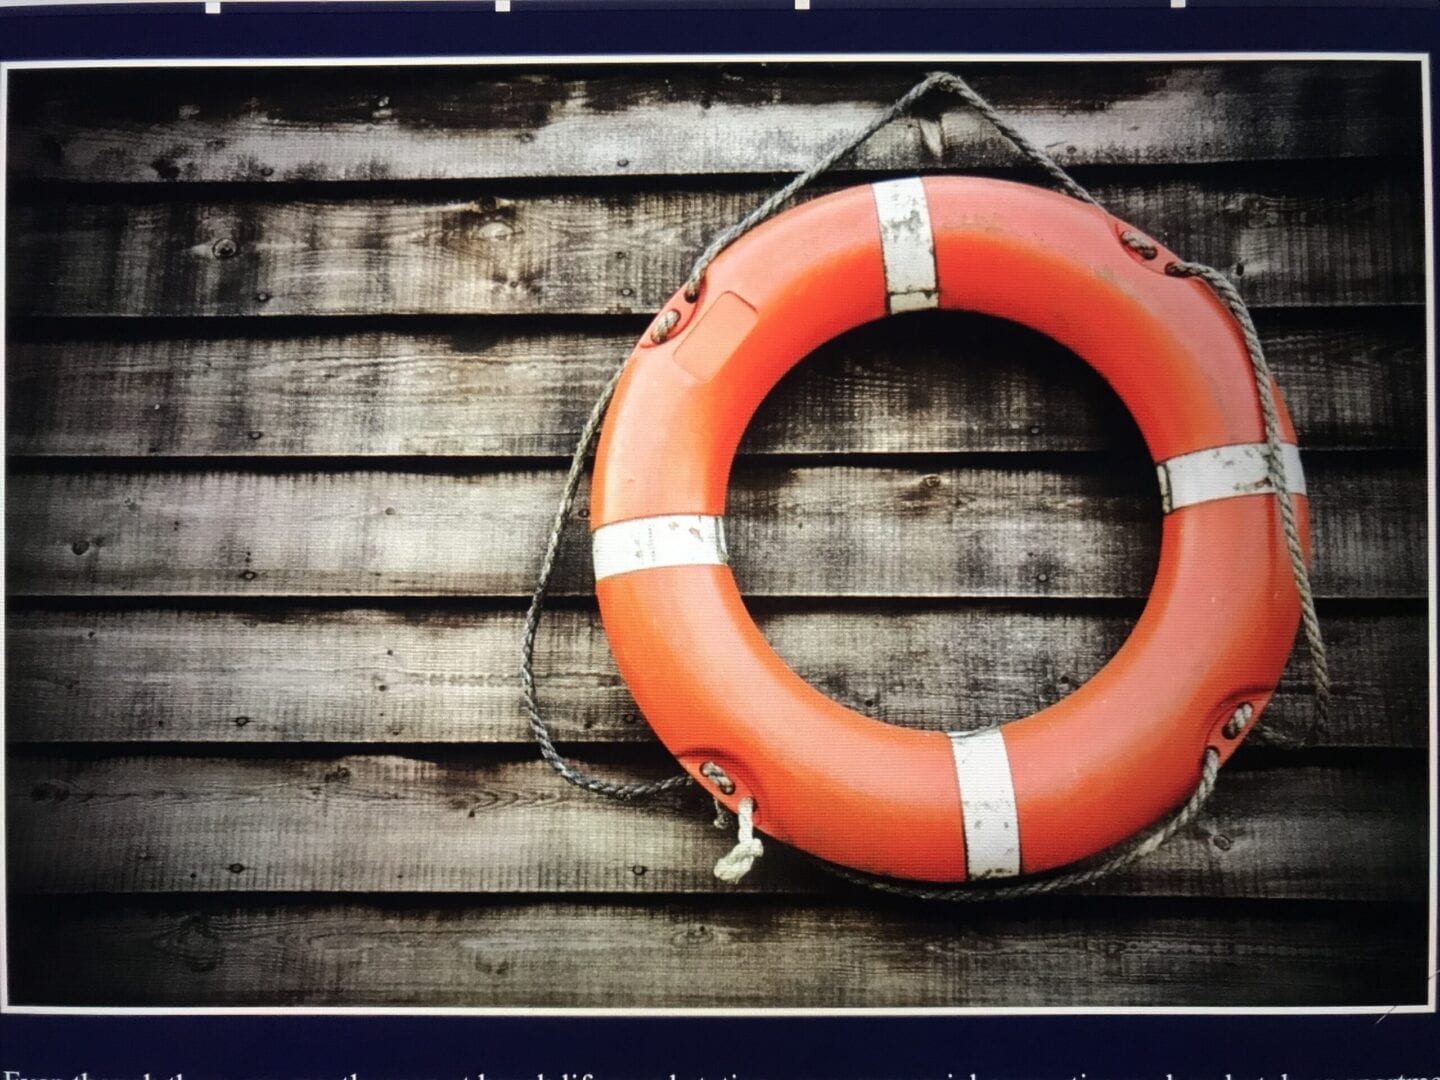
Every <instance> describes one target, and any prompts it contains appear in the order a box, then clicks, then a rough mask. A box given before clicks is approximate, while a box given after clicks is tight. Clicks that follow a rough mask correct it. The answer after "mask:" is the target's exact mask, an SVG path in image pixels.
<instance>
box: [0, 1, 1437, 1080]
mask: <svg viewBox="0 0 1440 1080" xmlns="http://www.w3.org/2000/svg"><path fill="white" fill-rule="evenodd" d="M996 2H1003V0H996ZM1303 4H1304V0H1291V2H1287V0H1281V2H1279V3H1276V2H1274V0H1265V2H1261V0H1248V2H1237V3H1232V4H1229V5H1227V4H1226V3H1223V2H1221V3H1216V2H1209V3H1207V2H1206V0H1190V6H1189V7H1188V8H1186V9H1184V10H1171V9H1170V8H1169V6H1168V0H1110V2H1108V3H1107V2H1104V0H1101V2H1095V0H1091V2H1090V3H1088V4H1087V5H1085V6H1081V5H1080V4H1079V3H1076V2H1074V0H1050V2H1048V3H1047V2H1044V0H1029V2H1026V3H1024V5H1023V6H1021V4H1012V5H1011V7H1010V8H1009V9H1008V10H1002V9H999V8H996V7H985V6H983V4H982V3H981V2H980V0H958V2H951V3H948V4H947V3H942V0H920V2H915V3H901V4H891V5H889V6H888V7H883V8H882V5H880V4H878V3H871V4H863V3H861V2H859V0H812V6H813V10H811V11H808V12H795V11H793V10H791V7H792V4H791V3H789V2H781V0H737V2H732V3H720V2H719V0H712V2H707V3H702V4H693V5H686V4H684V3H683V2H676V0H665V2H663V3H662V2H661V0H638V2H637V0H620V2H616V0H608V2H607V0H598V2H591V3H584V4H582V3H580V2H579V0H513V6H514V8H515V10H513V11H511V12H510V13H508V14H496V13H495V12H494V10H493V4H474V5H446V6H442V5H436V4H422V3H411V4H385V3H374V4H365V5H363V6H362V5H358V4H352V5H340V4H334V5H325V7H324V9H323V10H322V8H321V6H320V5H315V4H265V5H261V4H256V3H249V4H245V3H233V4H232V3H226V4H225V5H224V9H223V10H224V13H223V14H222V15H219V16H208V15H205V14H203V12H202V7H201V5H200V3H198V2H196V3H191V4H186V5H180V4H175V5H164V6H138V5H137V6H132V7H123V8H117V7H107V8H75V7H69V8H57V9H49V10H46V11H44V12H40V13H35V12H29V13H26V12H21V11H16V10H14V9H8V10H7V9H0V57H3V58H4V59H7V60H19V59H88V58H95V59H105V58H120V57H146V58H171V57H199V58H206V57H266V56H285V57H294V56H350V57H371V56H427V55H432V56H454V55H483V54H508V55H538V54H546V53H551V54H559V53H565V54H582V53H587V52H604V53H636V52H641V51H646V52H652V53H657V52H658V53H684V52H705V53H743V52H768V53H777V52H795V53H804V52H817V53H833V52H920V53H929V52H1026V53H1031V52H1111V51H1116V52H1188V51H1196V52H1207V51H1210V52H1213V51H1224V52H1251V51H1262V50H1266V51H1269V50H1274V51H1292V50H1322V51H1403V52H1421V51H1425V52H1429V51H1432V50H1433V49H1434V47H1435V46H1436V44H1437V43H1440V0H1398V2H1387V3H1373V4H1370V5H1368V6H1363V7H1362V6H1338V5H1332V4H1325V3H1324V2H1323V0H1322V2H1321V3H1320V4H1309V5H1307V6H1304V7H1302V5H1303ZM341 8H344V10H339V9H341ZM1433 97H1434V95H1433V90H1432V104H1431V116H1432V124H1433V122H1434V119H1433V118H1434V117H1435V115H1436V113H1437V111H1440V110H1437V109H1436V107H1435V102H1434V100H1433ZM1432 139H1433V133H1432ZM1433 316H1434V313H1433V312H1432V318H1433ZM1432 542H1433V538H1432ZM964 917H965V913H964V912H963V911H956V912H955V918H957V919H962V918H964ZM375 977H376V978H384V972H380V971H377V972H376V973H375ZM695 977H696V978H697V979H703V978H704V977H705V975H704V973H703V972H701V971H697V972H696V973H695ZM1432 977H1433V976H1432ZM0 1070H15V1071H17V1072H18V1073H19V1074H20V1075H21V1076H23V1077H30V1078H55V1077H63V1078H65V1080H70V1078H73V1077H75V1076H77V1075H78V1074H80V1073H81V1072H82V1071H88V1073H89V1075H90V1077H91V1080H99V1078H102V1077H109V1078H122V1077H124V1078H135V1080H139V1078H140V1077H142V1076H143V1075H144V1074H145V1073H146V1072H149V1073H150V1074H151V1077H152V1080H169V1078H170V1077H171V1076H173V1075H174V1074H175V1073H184V1075H185V1078H186V1080H205V1078H209V1077H224V1078H230V1077H235V1078H270V1077H273V1078H277V1080H279V1078H302V1077H303V1078H310V1077H316V1078H328V1080H340V1078H341V1077H346V1076H349V1074H351V1073H352V1072H353V1073H358V1074H359V1078H360V1080H401V1078H410V1077H417V1078H418V1077H430V1078H453V1080H462V1078H463V1077H467V1076H468V1077H470V1078H471V1080H475V1078H476V1077H477V1076H478V1074H479V1073H481V1072H483V1073H484V1074H485V1076H486V1080H525V1078H531V1080H533V1078H535V1077H537V1076H538V1075H539V1074H541V1073H543V1074H544V1076H545V1080H562V1074H564V1073H567V1072H568V1073H570V1074H571V1075H570V1080H579V1077H580V1075H581V1074H584V1073H587V1072H588V1073H593V1074H594V1075H595V1080H625V1078H631V1077H635V1078H644V1077H654V1078H656V1080H667V1078H668V1076H669V1074H671V1073H674V1074H676V1076H677V1080H698V1078H700V1077H705V1078H706V1080H720V1078H726V1077H729V1076H730V1075H731V1074H737V1075H738V1077H739V1080H757V1078H760V1077H773V1078H816V1080H819V1078H835V1080H844V1078H852V1077H853V1078H861V1077H864V1078H877V1080H878V1078H890V1080H946V1075H947V1073H953V1074H954V1076H955V1078H956V1080H968V1076H969V1074H970V1073H972V1072H973V1073H975V1074H977V1078H978V1080H1002V1078H1004V1080H1009V1078H1032V1080H1047V1078H1051V1077H1065V1078H1071V1077H1074V1078H1077V1080H1078V1078H1079V1077H1080V1076H1081V1074H1082V1073H1083V1074H1085V1080H1109V1078H1131V1077H1135V1078H1153V1080H1165V1077H1166V1074H1171V1075H1172V1076H1173V1078H1174V1080H1225V1077H1226V1074H1230V1076H1231V1080H1259V1078H1261V1077H1263V1078H1265V1080H1281V1077H1282V1074H1287V1075H1288V1078H1289V1080H1315V1078H1322V1077H1329V1078H1341V1077H1345V1078H1350V1080H1358V1078H1372V1080H1373V1078H1382V1077H1383V1078H1394V1077H1399V1076H1401V1075H1404V1076H1406V1077H1412V1078H1413V1077H1417V1076H1418V1077H1426V1078H1430V1077H1440V1022H1437V1019H1436V1017H1435V1016H1433V1015H1424V1016H1416V1015H1395V1014H1392V1015H1389V1016H1384V1017H1379V1016H1377V1015H1375V1014H1373V1013H1371V1014H1361V1015H1335V1016H1253V1015H1240V1016H1139V1017H1137V1016H1129V1017H1118V1016H1079V1017H1061V1016H1019V1017H983V1016H977V1017H940V1016H924V1017H904V1018H897V1017H888V1018H886V1017H791V1018H769V1019H762V1018H729V1017H696V1018H683V1019H682V1018H664V1019H639V1018H630V1017H616V1018H598V1017H597V1018H579V1017H549V1018H546V1017H533V1018H507V1017H421V1016H363V1015H354V1016H321V1017H317V1016H309V1017H306V1016H284V1015H281V1016H230V1017H214V1016H195V1017H84V1016H16V1015H13V1014H8V1015H4V1016H0ZM0 1080H12V1078H7V1077H3V1076H0Z"/></svg>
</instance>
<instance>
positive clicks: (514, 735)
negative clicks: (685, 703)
mask: <svg viewBox="0 0 1440 1080" xmlns="http://www.w3.org/2000/svg"><path fill="white" fill-rule="evenodd" d="M838 604H839V602H837V601H817V602H813V603H808V604H805V605H803V606H801V607H799V608H797V609H793V610H779V611H769V612H766V611H761V612H760V614H759V618H758V622H759V625H760V628H761V630H762V631H763V632H764V633H765V636H766V637H767V638H768V639H769V640H770V642H771V644H772V645H773V646H774V647H775V649H776V650H777V651H778V652H779V653H780V655H781V656H782V657H784V658H785V659H786V660H787V661H788V662H789V663H790V664H791V666H792V667H794V668H795V670H796V671H798V672H799V673H800V674H801V675H802V676H803V677H805V678H806V679H807V680H809V681H810V682H811V683H812V684H813V685H815V686H817V687H819V688H820V689H821V690H823V691H824V692H825V693H826V694H828V695H829V696H830V697H832V698H834V699H835V700H837V701H839V702H841V703H843V704H845V705H847V706H849V707H850V708H853V709H856V710H857V711H860V712H864V713H866V714H867V715H871V716H876V717H879V718H880V719H883V720H886V721H889V722H890V723H894V724H901V725H904V726H906V727H916V728H925V729H933V730H948V731H955V730H970V729H974V728H979V727H983V726H986V725H988V724H991V723H995V722H999V721H1005V720H1011V719H1016V718H1018V717H1022V716H1026V715H1028V714H1029V713H1031V712H1035V711H1037V710H1039V709H1041V708H1043V707H1045V706H1047V705H1050V704H1053V703H1054V702H1056V701H1058V700H1060V699H1061V698H1062V697H1064V696H1065V695H1066V694H1067V693H1069V691H1070V690H1071V689H1073V688H1074V687H1076V686H1079V685H1080V684H1082V683H1083V682H1085V681H1086V680H1087V679H1088V678H1089V677H1090V676H1091V675H1093V674H1094V673H1095V672H1096V671H1098V670H1099V669H1100V667H1101V665H1102V664H1103V663H1104V662H1105V661H1106V660H1108V659H1109V657H1110V656H1112V655H1113V654H1114V652H1115V650H1116V649H1118V648H1119V647H1120V644H1121V643H1122V642H1123V641H1124V639H1125V637H1126V635H1127V634H1128V633H1129V630H1130V627H1131V625H1133V618H1134V615H1135V614H1136V612H1135V611H1133V610H1132V611H1130V612H1116V611H1113V610H1108V609H1105V608H1101V609H1096V608H1093V607H1090V606H1087V605H1066V606H1064V607H1061V608H1058V609H1051V608H1047V607H1036V606H1033V605H1031V606H1017V605H967V606H964V607H928V608H922V609H918V610H894V609H890V608H882V609H879V610H867V609H864V608H860V609H854V610H846V609H844V608H841V607H839V606H838ZM1321 619H1322V624H1323V626H1324V628H1325V636H1326V640H1327V643H1328V645H1329V649H1330V665H1331V677H1332V679H1333V681H1334V689H1333V699H1332V708H1331V714H1330V718H1329V721H1328V722H1327V724H1326V725H1325V726H1324V728H1323V729H1322V730H1319V731H1312V730H1311V727H1312V723H1313V702H1312V700H1311V697H1310V686H1309V665H1308V664H1307V663H1306V661H1305V658H1304V655H1303V650H1299V651H1297V652H1296V654H1295V657H1294V659H1293V660H1292V662H1291V664H1290V667H1289V669H1288V672H1287V674H1286V677H1285V679H1284V680H1282V682H1281V685H1280V690H1279V693H1278V694H1277V696H1276V697H1275V698H1274V699H1273V700H1272V702H1271V704H1270V706H1269V708H1267V710H1266V711H1265V716H1264V720H1263V722H1262V723H1261V725H1260V727H1259V729H1258V730H1257V731H1256V733H1255V734H1253V735H1252V736H1251V742H1252V743H1255V744H1262V745H1263V744H1265V743H1266V742H1267V741H1276V740H1275V738H1274V737H1278V740H1279V741H1282V742H1283V743H1285V744H1288V743H1291V742H1296V741H1299V742H1303V743H1306V744H1307V745H1313V746H1325V747H1409V748H1417V749H1418V748H1422V747H1424V746H1425V745H1426V740H1427V723H1426V718H1427V715H1428V713H1427V687H1428V673H1427V671H1426V664H1425V657H1426V629H1425V619H1424V616H1423V614H1421V613H1420V612H1419V611H1418V610H1415V611H1413V612H1411V613H1406V614H1358V613H1349V612H1342V613H1332V612H1331V611H1330V610H1328V609H1326V610H1322V612H1321ZM520 624H521V617H520V614H519V612H518V611H499V612H496V611H467V610H456V609H433V608H430V609H424V610H419V611H393V610H383V609H375V608H358V609H357V608H345V609H330V608H319V609H316V608H303V607H300V608H293V607H279V606H277V607H275V608H267V609H266V610H265V611H264V612H263V613H260V614H252V613H246V612H226V611H203V610H202V611H187V610H179V611H175V610H167V609H164V608H148V609H139V610H134V611H128V610H122V611H96V612H63V611H62V612H53V611H44V610H22V611H15V610H13V609H12V611H11V612H10V615H9V618H8V628H9V629H8V633H9V637H8V648H7V653H6V658H7V669H6V670H7V676H6V684H7V686H8V688H9V691H8V692H9V699H8V702H7V707H6V711H5V728H6V736H7V738H8V739H10V740H11V742H12V743H22V742H32V743H33V742H55V743H69V742H81V743H83V742H87V741H93V742H112V743H119V742H142V743H174V742H198V743H241V744H249V743H262V744H269V743H377V744H383V743H385V742H400V743H430V742H437V743H447V742H455V743H525V742H528V741H529V739H530V733H529V729H528V727H527V723H526V719H525V716H524V714H523V712H522V710H521V707H520V679H519V674H518V672H517V671H516V667H517V663H516V659H515V653H516V649H517V647H518V646H517V643H518V642H519V640H520ZM537 656H538V659H537V671H538V672H539V679H540V692H541V696H542V699H543V701H544V703H545V707H546V711H547V713H548V714H549V716H550V717H551V719H552V725H551V726H552V729H553V731H554V732H555V735H556V737H557V738H559V739H561V740H565V741H580V742H593V743H609V742H650V741H652V739H653V736H652V735H651V733H650V729H649V728H648V726H646V724H645V723H644V721H643V719H642V718H641V717H640V716H639V714H638V713H637V711H636V708H635V705H634V703H633V701H632V700H631V698H630V695H629V693H628V692H627V691H626V689H625V687H624V685H623V684H622V683H621V681H620V678H619V675H618V674H617V672H616V671H615V666H614V663H613V662H612V660H611V659H610V652H609V649H608V647H607V646H606V643H605V638H604V634H603V631H602V630H601V628H600V625H599V620H598V617H597V616H596V615H595V613H594V612H593V610H586V611H576V610H563V609H562V610H559V611H554V612H552V613H550V614H549V615H547V617H546V620H545V623H544V625H543V628H542V631H541V637H540V645H539V650H538V654H537ZM1272 733H1273V736H1274V737H1272Z"/></svg>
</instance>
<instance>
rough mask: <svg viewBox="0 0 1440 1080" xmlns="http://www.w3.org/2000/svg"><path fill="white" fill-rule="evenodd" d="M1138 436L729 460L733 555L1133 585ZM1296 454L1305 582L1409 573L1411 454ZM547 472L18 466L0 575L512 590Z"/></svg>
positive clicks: (529, 556) (1389, 591)
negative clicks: (918, 461) (1082, 464)
mask: <svg viewBox="0 0 1440 1080" xmlns="http://www.w3.org/2000/svg"><path fill="white" fill-rule="evenodd" d="M1135 457H1136V458H1137V460H1135V461H1134V462H1127V464H1126V465H1124V466H1123V467H1122V468H1121V471H1118V472H1116V471H1106V470H1107V469H1108V466H1105V467H1104V468H1102V467H1096V468H1094V469H1093V470H1091V471H1081V472H1074V471H1069V468H1070V466H1067V467H1066V469H1065V471H1062V470H1061V469H1060V468H1045V467H1040V466H1038V465H1030V464H1021V465H1017V466H1014V467H997V466H988V465H984V464H974V465H957V466H949V465H938V464H932V465H931V467H912V468H895V467H859V466H851V465H844V466H838V467H829V468H821V467H812V466H806V467H780V466H775V465H772V464H745V463H742V465H741V467H740V468H738V469H737V474H736V477H735V482H734V483H733V484H732V487H731V492H730V517H729V531H730V534H731V537H732V543H731V551H732V555H733V562H734V566H735V572H736V576H737V579H738V580H739V582H740V586H741V589H742V591H744V592H746V593H749V594H752V595H802V596H822V595H852V596H901V595H903V596H1084V597H1105V596H1128V597H1134V596H1143V595H1145V593H1146V592H1147V591H1148V588H1149V583H1150V580H1151V578H1152V576H1153V573H1154V566H1155V560H1156V558H1157V554H1156V553H1157V550H1158V536H1159V524H1160V513H1159V506H1158V497H1157V496H1156V494H1155V489H1154V487H1153V485H1154V473H1153V471H1152V470H1150V468H1149V467H1148V465H1147V464H1146V463H1145V462H1144V461H1143V460H1138V459H1139V458H1140V455H1138V454H1137V455H1135ZM1307 473H1308V476H1309V484H1310V490H1311V492H1312V494H1313V496H1314V499H1313V501H1314V516H1315V532H1316V543H1317V545H1318V551H1317V565H1316V571H1315V575H1314V580H1315V587H1316V589H1317V591H1318V593H1319V594H1320V595H1324V596H1352V597H1353V596H1358V597H1380V596H1387V597H1388V596H1423V595H1425V592H1426V588H1425V558H1424V552H1425V549H1426V542H1425V528H1426V526H1425V505H1426V498H1425V487H1424V484H1425V478H1424V473H1423V470H1421V469H1419V468H1416V467H1413V466H1408V465H1404V464H1396V463H1393V462H1388V460H1387V459H1383V458H1382V459H1380V460H1378V461H1371V460H1370V459H1369V456H1366V455H1325V454H1316V455H1312V456H1311V457H1310V458H1309V459H1308V462H1307ZM560 482H561V475H560V472H559V471H558V470H557V469H544V470H527V471H519V472H511V471H502V472H476V473H472V474H458V475H457V474H455V473H451V472H438V471H430V472H418V471H377V470H355V471H331V470H324V471H322V470H315V471H306V472H276V473H270V472H235V471H225V470H218V469H216V470H210V469H207V470H203V471H194V472H189V471H186V472H176V471H167V472H128V471H127V472H109V471H105V472H102V471H84V472H68V471H59V472H49V471H38V472H18V471H17V472H15V473H13V474H12V476H11V477H10V479H9V481H8V482H7V485H6V498H7V514H6V518H7V520H6V527H7V529H8V532H7V535H8V537H9V544H8V547H9V553H8V558H9V563H8V580H9V587H10V590H11V591H12V592H14V593H21V594H81V595H110V594H117V595H118V594H151V595H212V594H215V595H221V594H223V595H250V596H276V595H385V594H396V595H401V594H403V595H474V594H490V595H529V592H530V589H531V587H532V585H533V575H534V573H535V570H536V567H537V565H538V559H539V555H540V551H541V549H542V547H543V545H544V540H545V536H546V533H547V532H548V529H549V523H550V519H551V516H552V514H553V513H554V506H555V504H556V501H557V499H558V495H559V488H560ZM1142 493H1143V494H1142ZM897 538H903V540H904V542H903V543H897V542H896V541H897ZM591 572H592V571H591V567H590V559H589V555H588V538H587V537H586V536H585V531H584V529H583V527H582V526H581V524H580V523H576V525H575V527H573V528H572V529H571V530H569V532H568V534H567V541H566V544H565V546H564V549H563V554H562V561H561V564H560V566H559V568H558V570H557V578H556V582H555V584H556V588H557V590H558V591H561V592H569V593H581V594H588V593H589V592H590V591H591Z"/></svg>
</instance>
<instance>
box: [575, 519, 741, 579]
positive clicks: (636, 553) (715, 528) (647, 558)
mask: <svg viewBox="0 0 1440 1080" xmlns="http://www.w3.org/2000/svg"><path fill="white" fill-rule="evenodd" d="M590 545H591V546H590V550H591V554H592V555H593V556H594V560H595V580H596V581H601V580H603V579H604V578H607V577H614V576H615V575H616V574H628V573H630V572H631V571H634V570H650V569H653V568H654V567H657V566H724V565H726V564H727V563H729V561H730V552H729V550H728V549H727V548H726V546H725V519H724V518H722V517H711V516H708V515H705V514H674V515H669V514H667V515H663V516H661V517H647V518H632V519H631V520H630V521H617V522H615V523H614V524H612V525H603V526H601V527H600V528H598V529H596V530H595V532H594V535H593V536H592V537H591V541H590Z"/></svg>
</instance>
